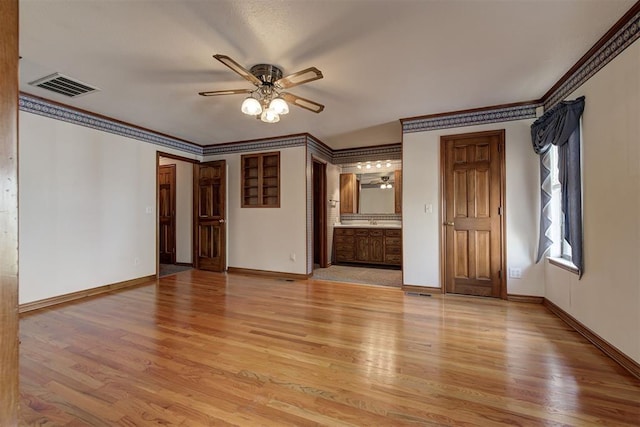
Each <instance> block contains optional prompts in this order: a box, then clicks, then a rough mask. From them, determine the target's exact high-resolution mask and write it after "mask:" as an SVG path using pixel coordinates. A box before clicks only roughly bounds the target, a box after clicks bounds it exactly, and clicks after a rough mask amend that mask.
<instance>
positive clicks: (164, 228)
mask: <svg viewBox="0 0 640 427" xmlns="http://www.w3.org/2000/svg"><path fill="white" fill-rule="evenodd" d="M158 217H159V218H158V224H159V225H158V230H159V233H160V239H159V240H160V264H175V263H176V165H162V166H160V167H159V168H158Z"/></svg>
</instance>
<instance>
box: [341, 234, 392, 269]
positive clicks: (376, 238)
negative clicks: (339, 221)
mask: <svg viewBox="0 0 640 427" xmlns="http://www.w3.org/2000/svg"><path fill="white" fill-rule="evenodd" d="M333 252H334V260H335V261H334V262H335V263H336V264H341V263H348V264H351V263H360V264H378V265H388V266H393V267H400V266H401V265H402V228H401V227H400V226H384V225H364V224H363V225H336V226H334V229H333Z"/></svg>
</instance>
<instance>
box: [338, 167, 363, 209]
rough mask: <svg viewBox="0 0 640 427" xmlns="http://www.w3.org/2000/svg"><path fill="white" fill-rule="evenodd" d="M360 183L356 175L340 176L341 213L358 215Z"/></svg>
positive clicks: (344, 174)
mask: <svg viewBox="0 0 640 427" xmlns="http://www.w3.org/2000/svg"><path fill="white" fill-rule="evenodd" d="M359 191H360V183H359V182H358V178H357V177H356V174H355V173H341V174H340V213H341V214H343V213H346V214H350V213H358V198H359V194H358V193H359Z"/></svg>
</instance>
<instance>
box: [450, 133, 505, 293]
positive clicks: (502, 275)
mask: <svg viewBox="0 0 640 427" xmlns="http://www.w3.org/2000/svg"><path fill="white" fill-rule="evenodd" d="M489 135H498V136H499V137H500V142H499V143H498V144H499V150H498V154H499V157H498V160H499V162H500V206H501V207H502V210H501V213H502V215H500V298H501V299H504V300H506V299H507V298H508V297H507V274H506V265H507V239H506V227H505V225H506V223H507V219H506V218H507V211H506V205H507V204H506V194H507V193H506V170H507V169H506V156H505V147H506V144H505V142H506V137H505V130H504V129H496V130H489V131H482V132H470V133H460V134H452V135H441V136H440V286H441V289H442V293H443V294H446V293H447V289H446V261H447V245H446V233H445V231H446V230H445V227H446V226H445V225H444V224H443V223H444V218H446V208H447V206H446V192H445V191H446V189H445V172H446V171H445V167H446V156H445V139H448V138H477V137H481V136H489Z"/></svg>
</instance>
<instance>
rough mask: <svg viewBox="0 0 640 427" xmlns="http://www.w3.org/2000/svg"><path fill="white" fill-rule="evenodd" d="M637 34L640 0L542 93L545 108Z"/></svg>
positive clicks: (638, 35)
mask: <svg viewBox="0 0 640 427" xmlns="http://www.w3.org/2000/svg"><path fill="white" fill-rule="evenodd" d="M639 37H640V1H638V2H637V3H636V4H634V5H633V6H632V7H631V9H629V10H628V11H627V13H625V14H624V15H623V16H622V18H620V19H619V20H618V21H617V22H616V23H615V24H614V25H613V26H612V27H611V29H609V31H607V32H606V33H605V34H604V35H603V36H602V37H601V38H600V40H598V41H597V42H596V43H595V44H594V45H593V46H592V47H591V49H589V50H588V51H587V53H585V54H584V55H583V56H582V58H580V59H579V60H578V62H576V63H575V64H574V66H573V67H571V68H570V69H569V71H567V72H566V73H565V75H564V76H562V77H561V78H560V80H558V81H557V82H556V84H554V85H553V86H552V87H551V88H550V89H549V90H548V91H547V93H545V94H544V96H543V97H542V101H543V103H544V108H545V110H547V109H549V108H551V107H553V106H554V105H555V104H557V103H558V102H560V101H562V100H563V99H565V98H566V97H567V96H568V95H569V94H570V93H571V92H573V91H574V90H575V89H577V88H578V87H580V86H581V85H583V84H584V83H585V82H586V81H587V80H589V79H590V78H591V77H592V76H593V75H595V74H596V73H597V72H598V71H600V70H601V69H602V68H603V67H604V66H605V65H607V64H608V63H609V62H611V61H612V60H613V59H614V58H615V57H616V56H618V55H619V54H620V53H622V51H624V50H625V49H626V48H627V47H629V46H631V44H633V43H634V42H635V41H636V40H638V38H639Z"/></svg>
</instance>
